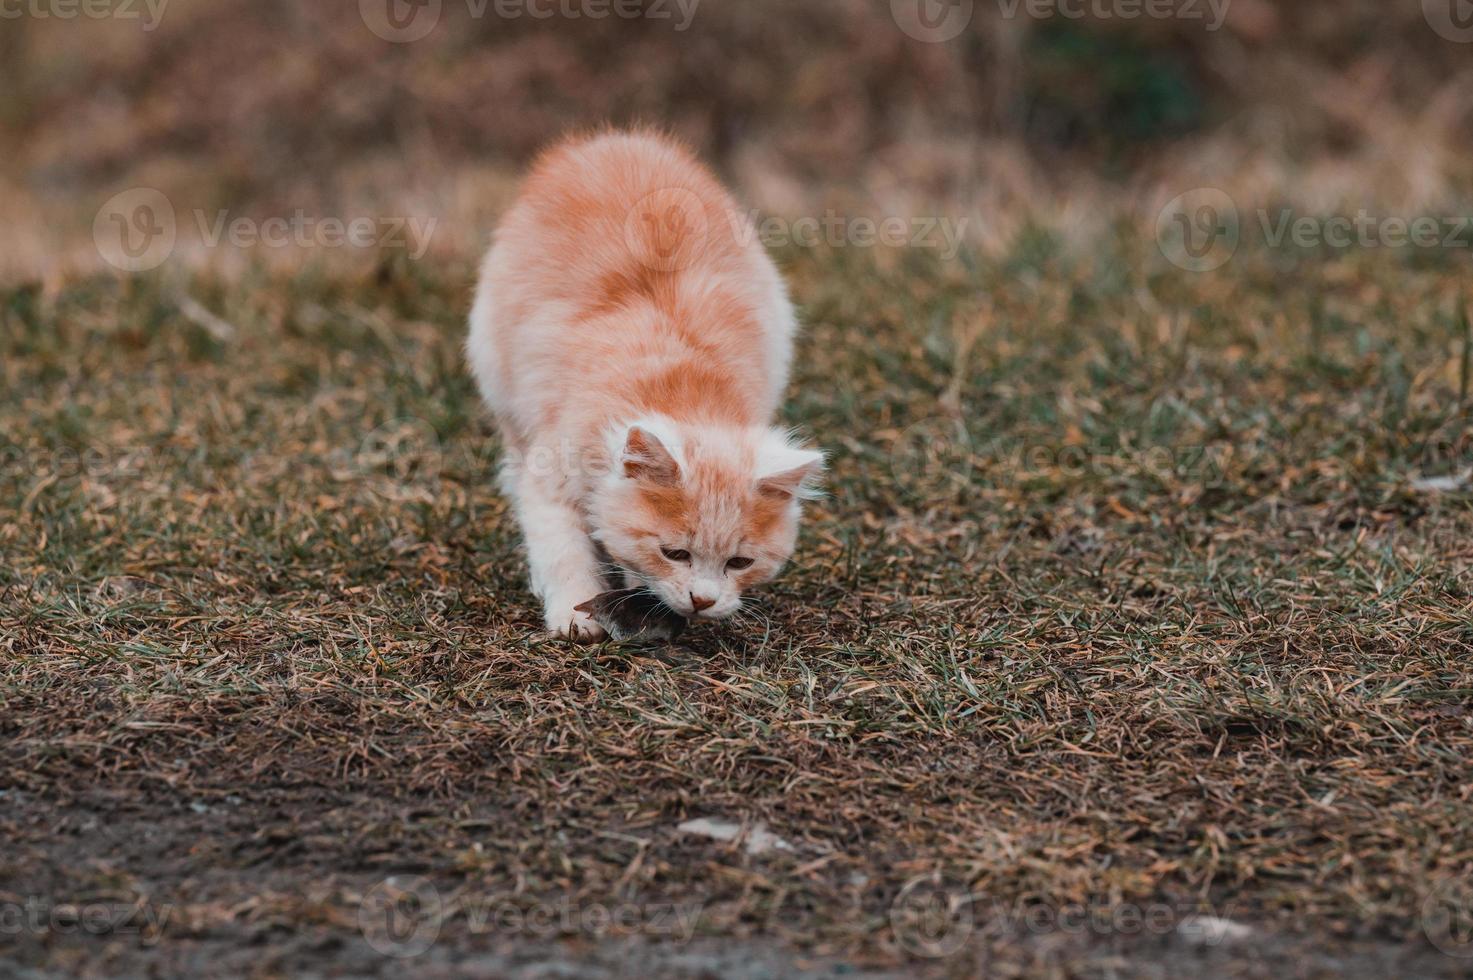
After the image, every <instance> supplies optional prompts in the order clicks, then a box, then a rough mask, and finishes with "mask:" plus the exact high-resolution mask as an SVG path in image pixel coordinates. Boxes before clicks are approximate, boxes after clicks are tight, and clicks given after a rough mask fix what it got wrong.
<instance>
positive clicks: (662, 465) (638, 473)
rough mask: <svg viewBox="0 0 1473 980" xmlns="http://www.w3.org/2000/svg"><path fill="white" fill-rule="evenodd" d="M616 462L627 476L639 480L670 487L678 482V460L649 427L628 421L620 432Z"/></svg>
mask: <svg viewBox="0 0 1473 980" xmlns="http://www.w3.org/2000/svg"><path fill="white" fill-rule="evenodd" d="M619 463H620V465H621V466H622V467H623V469H624V475H625V476H626V477H628V478H629V479H631V480H643V481H644V482H646V483H653V484H656V485H657V486H663V487H673V486H675V485H676V484H678V483H679V482H680V464H679V463H677V462H675V457H674V456H672V455H671V454H670V450H669V449H668V448H666V446H665V444H664V443H663V442H661V441H660V437H659V436H657V435H655V434H654V433H653V432H651V431H650V430H649V429H645V428H641V427H640V426H637V425H631V426H630V427H629V431H628V433H626V434H625V436H624V451H623V453H621V454H620V457H619Z"/></svg>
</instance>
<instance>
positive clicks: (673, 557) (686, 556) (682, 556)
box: [660, 548, 690, 562]
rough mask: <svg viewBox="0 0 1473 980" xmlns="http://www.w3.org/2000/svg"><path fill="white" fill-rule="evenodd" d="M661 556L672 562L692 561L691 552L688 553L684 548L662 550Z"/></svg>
mask: <svg viewBox="0 0 1473 980" xmlns="http://www.w3.org/2000/svg"><path fill="white" fill-rule="evenodd" d="M660 554H662V555H664V556H665V557H666V558H668V559H669V560H670V561H679V562H688V561H690V552H689V551H686V550H685V549H684V548H661V549H660Z"/></svg>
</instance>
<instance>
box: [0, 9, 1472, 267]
mask: <svg viewBox="0 0 1473 980" xmlns="http://www.w3.org/2000/svg"><path fill="white" fill-rule="evenodd" d="M549 14H550V16H548V15H549ZM599 14H602V15H603V16H599ZM1469 42H1473V5H1470V4H1468V3H1467V0H1395V2H1388V0H1296V2H1292V3H1275V2H1271V0H894V2H891V0H802V2H794V0H739V2H738V0H361V2H353V0H333V2H327V3H310V4H308V3H300V2H289V0H95V2H93V3H90V4H88V5H86V6H84V5H82V4H81V3H80V2H79V0H75V2H74V0H23V2H20V0H16V2H14V3H11V4H9V5H7V7H6V8H5V13H4V19H3V20H0V82H3V87H4V91H5V97H4V99H3V100H0V146H3V147H4V148H5V152H4V153H3V154H0V222H3V225H4V228H5V247H4V250H3V256H0V275H5V276H7V277H11V278H15V277H20V278H35V279H41V280H43V281H47V280H53V279H54V278H55V277H58V276H62V275H65V274H67V273H68V272H71V271H76V270H86V269H89V268H92V267H96V266H98V265H99V256H98V249H97V248H96V247H95V246H94V244H93V236H92V227H93V222H94V219H96V218H97V215H98V213H99V209H100V208H102V207H103V206H104V204H105V202H107V201H108V200H109V198H111V197H113V196H114V195H116V194H119V193H121V192H125V191H128V190H130V189H133V188H139V187H148V188H154V189H157V190H159V191H161V192H162V193H163V194H164V195H165V196H166V197H167V198H168V200H169V201H170V202H172V204H173V205H174V207H175V208H176V210H177V211H178V212H179V214H180V215H181V217H180V221H179V226H180V227H179V239H180V241H179V245H178V249H177V252H176V255H178V256H181V257H184V258H185V259H186V260H188V259H190V258H191V257H192V258H193V259H194V260H208V259H210V258H211V257H212V254H211V252H210V251H209V250H200V249H199V248H198V245H199V243H198V242H197V241H196V240H195V239H197V238H198V235H199V231H200V229H199V228H198V227H197V225H198V224H199V223H198V222H196V221H195V220H193V219H192V218H186V217H185V216H186V215H193V214H195V213H196V212H202V213H205V214H208V215H215V214H216V213H218V212H220V211H222V210H225V211H228V214H229V215H230V216H231V217H232V218H234V217H246V218H249V219H252V220H261V219H263V218H266V217H269V216H280V215H291V214H293V213H296V212H299V211H301V212H305V213H307V214H313V215H334V216H339V217H342V218H345V219H350V218H352V217H353V216H356V215H380V216H382V215H397V216H403V217H405V218H415V217H417V218H420V219H424V220H428V219H434V220H435V221H436V230H435V233H434V235H433V238H432V241H430V242H427V243H426V244H427V246H428V248H429V250H430V253H431V255H432V256H434V255H446V254H454V255H466V254H473V253H474V252H475V251H477V250H478V249H479V248H481V247H482V246H483V245H484V242H485V240H486V235H487V233H488V231H489V228H490V226H491V221H492V219H493V218H494V215H495V214H496V213H497V212H498V211H499V210H500V209H501V208H502V207H503V206H504V205H505V203H506V201H507V199H508V196H509V195H510V194H511V193H512V191H513V189H514V179H515V175H516V174H517V172H518V170H519V168H521V167H522V166H524V165H525V164H526V162H527V161H528V159H529V157H531V156H532V155H533V154H534V153H535V152H536V151H537V150H538V148H539V147H541V146H543V145H544V144H546V143H547V142H548V141H549V140H551V139H554V138H556V137H557V136H558V135H559V134H562V133H564V132H567V131H569V130H574V129H578V128H582V127H590V126H595V125H599V124H602V123H606V122H613V123H630V122H646V123H653V124H657V125H660V126H663V127H667V128H668V129H670V130H672V131H674V132H675V133H677V134H679V135H680V136H682V137H684V138H685V139H686V140H688V141H689V142H690V143H692V144H693V145H694V146H695V147H696V148H698V150H699V151H700V152H701V153H702V154H704V155H705V156H706V158H707V159H709V160H711V161H712V162H713V163H714V164H715V165H716V166H717V167H718V168H719V170H720V171H721V172H722V173H723V175H724V176H725V177H726V178H727V179H728V180H730V181H731V182H732V183H733V184H734V185H735V186H736V188H737V189H738V191H739V193H740V194H741V195H742V196H743V197H744V198H745V200H746V202H747V203H748V204H750V205H752V206H754V207H757V208H760V209H762V210H763V211H764V212H766V213H775V214H788V215H792V214H811V213H821V209H823V208H828V207H835V208H841V209H845V210H846V211H848V212H850V213H861V212H862V213H874V214H880V215H887V216H888V215H917V214H933V215H934V214H943V215H949V216H952V217H954V218H961V217H967V218H968V219H969V220H968V222H967V225H966V237H967V241H968V243H969V244H970V245H972V246H974V247H975V248H977V249H978V250H980V251H981V252H982V253H983V254H985V253H986V252H987V251H989V250H995V249H1007V248H1009V247H1011V246H1012V245H1013V243H1014V242H1015V241H1016V239H1017V236H1019V235H1020V234H1025V233H1027V231H1028V230H1029V229H1030V228H1037V227H1043V228H1048V229H1051V230H1053V231H1054V232H1056V233H1057V234H1058V236H1059V237H1060V240H1061V241H1063V242H1064V243H1065V244H1066V245H1072V246H1073V247H1086V248H1087V247H1088V246H1089V243H1090V242H1091V241H1092V240H1093V239H1094V237H1095V235H1096V233H1097V232H1098V231H1099V230H1100V229H1102V228H1104V227H1106V226H1108V225H1110V224H1112V223H1114V222H1118V221H1120V220H1136V221H1140V222H1141V223H1142V224H1143V226H1149V225H1150V224H1151V223H1152V222H1154V220H1155V218H1156V216H1157V214H1158V213H1159V211H1160V208H1161V204H1162V202H1163V201H1165V200H1169V199H1170V198H1172V197H1174V196H1175V195H1178V194H1181V193H1182V192H1184V191H1187V190H1190V189H1193V188H1196V187H1200V186H1211V187H1215V188H1219V189H1222V190H1224V191H1226V192H1227V193H1228V194H1229V195H1231V197H1232V199H1233V200H1234V201H1235V202H1236V203H1237V204H1238V206H1239V207H1241V208H1255V207H1267V206H1273V205H1280V206H1285V207H1295V208H1299V209H1302V210H1306V211H1314V212H1321V213H1330V212H1334V213H1347V211H1348V213H1351V214H1354V210H1355V209H1357V208H1370V209H1373V210H1376V209H1379V210H1380V211H1382V212H1386V213H1395V214H1402V215H1412V214H1424V213H1440V214H1447V213H1452V211H1453V209H1457V208H1461V207H1462V206H1463V204H1464V202H1465V201H1466V197H1467V192H1468V190H1469V188H1470V180H1469V177H1470V174H1469V171H1470V154H1469V152H1468V151H1469V149H1470V147H1469V142H1470V140H1469V136H1470V134H1473V125H1470V123H1473V43H1469ZM220 251H221V250H214V252H215V253H218V252H220Z"/></svg>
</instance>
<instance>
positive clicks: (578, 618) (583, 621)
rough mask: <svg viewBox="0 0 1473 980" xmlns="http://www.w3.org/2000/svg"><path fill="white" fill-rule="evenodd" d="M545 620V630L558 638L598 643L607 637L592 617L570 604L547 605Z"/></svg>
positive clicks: (576, 641) (606, 633) (605, 632)
mask: <svg viewBox="0 0 1473 980" xmlns="http://www.w3.org/2000/svg"><path fill="white" fill-rule="evenodd" d="M545 620H546V623H547V631H548V632H549V633H551V634H553V635H554V636H556V637H558V638H560V639H564V640H572V641H573V642H575V643H600V642H602V641H603V640H606V639H608V635H609V634H608V632H607V631H606V630H605V629H604V628H603V627H602V626H600V625H598V623H595V622H594V621H593V617H591V616H589V615H588V614H587V613H584V612H579V611H578V610H576V609H574V608H573V607H572V606H571V605H568V606H562V605H558V606H549V607H548V609H547V615H546V617H545Z"/></svg>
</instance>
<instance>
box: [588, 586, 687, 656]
mask: <svg viewBox="0 0 1473 980" xmlns="http://www.w3.org/2000/svg"><path fill="white" fill-rule="evenodd" d="M576 608H577V610H578V611H579V612H582V613H587V614H588V615H590V616H592V617H593V621H594V622H595V623H598V625H600V626H602V627H603V628H604V629H605V630H607V631H608V633H609V636H610V637H612V638H613V639H614V640H617V641H619V642H621V643H622V642H624V641H626V640H649V641H658V640H667V641H668V640H673V639H675V638H676V637H678V636H679V635H680V634H681V633H682V632H684V631H685V627H686V620H685V617H684V616H682V615H680V613H678V612H676V611H675V610H674V609H671V608H670V607H669V606H667V605H665V604H664V603H663V602H661V601H660V600H659V599H657V598H655V597H654V596H653V595H652V594H650V593H649V592H648V591H646V590H645V589H619V590H617V591H614V592H605V593H603V594H602V595H596V596H594V597H593V598H592V599H589V600H588V601H587V602H585V603H583V604H582V605H581V606H578V607H576Z"/></svg>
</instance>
